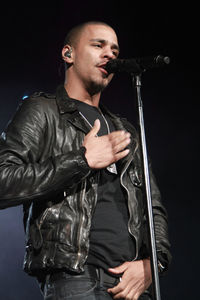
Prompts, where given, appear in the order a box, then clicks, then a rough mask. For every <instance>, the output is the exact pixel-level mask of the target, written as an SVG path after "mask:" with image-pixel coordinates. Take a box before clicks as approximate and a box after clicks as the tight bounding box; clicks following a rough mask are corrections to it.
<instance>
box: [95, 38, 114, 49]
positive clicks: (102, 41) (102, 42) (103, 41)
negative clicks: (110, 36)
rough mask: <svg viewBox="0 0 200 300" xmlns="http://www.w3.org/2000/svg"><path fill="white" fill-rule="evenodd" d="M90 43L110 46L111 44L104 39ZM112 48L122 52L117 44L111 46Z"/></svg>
mask: <svg viewBox="0 0 200 300" xmlns="http://www.w3.org/2000/svg"><path fill="white" fill-rule="evenodd" d="M90 42H99V43H101V44H109V42H108V41H107V40H103V39H91V40H90ZM111 48H112V49H116V50H118V51H120V50H119V46H118V45H117V44H115V43H113V44H112V45H111Z"/></svg>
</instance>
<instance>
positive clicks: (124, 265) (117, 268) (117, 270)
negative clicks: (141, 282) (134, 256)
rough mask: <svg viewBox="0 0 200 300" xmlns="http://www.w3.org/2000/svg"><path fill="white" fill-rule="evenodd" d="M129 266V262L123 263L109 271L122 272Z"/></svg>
mask: <svg viewBox="0 0 200 300" xmlns="http://www.w3.org/2000/svg"><path fill="white" fill-rule="evenodd" d="M127 268H128V264H127V262H125V263H123V264H122V265H120V266H118V267H116V268H109V269H108V271H109V272H111V273H113V274H121V273H124V271H125V270H126V269H127Z"/></svg>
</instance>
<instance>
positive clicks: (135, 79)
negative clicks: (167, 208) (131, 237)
mask: <svg viewBox="0 0 200 300" xmlns="http://www.w3.org/2000/svg"><path fill="white" fill-rule="evenodd" d="M132 83H133V87H134V88H135V89H136V98H137V109H138V121H139V130H140V141H141V147H142V159H143V168H144V169H143V173H144V180H145V190H146V201H147V212H148V213H147V220H148V222H147V223H148V231H149V244H150V250H151V251H150V261H151V273H152V290H153V295H154V298H153V299H154V300H161V295H160V286H159V276H158V261H157V253H156V243H155V233H154V222H153V211H152V200H151V187H150V179H149V168H148V157H147V148H146V139H145V129H144V117H143V103H142V98H141V74H139V75H138V74H132Z"/></svg>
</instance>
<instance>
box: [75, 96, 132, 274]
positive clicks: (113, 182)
mask: <svg viewBox="0 0 200 300" xmlns="http://www.w3.org/2000/svg"><path fill="white" fill-rule="evenodd" d="M76 102H77V105H78V110H79V112H81V114H82V116H83V117H84V119H86V120H87V123H88V122H89V123H90V124H91V125H92V126H93V124H94V121H95V120H96V119H99V120H100V123H101V128H100V131H99V132H98V136H101V135H105V134H108V129H107V125H106V122H105V120H104V118H103V117H102V114H101V111H100V110H99V109H98V108H97V107H94V106H91V105H88V104H86V103H83V102H80V101H76ZM104 117H105V118H106V120H107V124H108V126H109V129H110V132H112V131H114V130H115V129H114V126H113V124H112V122H111V120H110V118H109V117H108V116H107V115H105V116H104ZM89 123H88V124H89ZM98 172H100V182H99V185H98V196H97V205H96V208H95V211H94V215H93V218H92V224H91V230H90V250H89V256H88V259H87V263H88V264H93V265H96V266H100V267H102V268H104V269H105V270H107V269H108V268H110V267H116V266H119V265H120V264H122V263H123V262H125V261H130V260H132V259H133V258H134V257H135V241H134V239H133V237H132V236H131V235H130V233H129V231H128V219H129V212H128V207H127V198H126V194H125V191H124V190H123V187H122V186H121V184H120V176H119V174H114V173H111V172H109V171H108V170H107V169H106V168H105V169H101V170H99V171H98Z"/></svg>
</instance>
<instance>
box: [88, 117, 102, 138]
mask: <svg viewBox="0 0 200 300" xmlns="http://www.w3.org/2000/svg"><path fill="white" fill-rule="evenodd" d="M100 127H101V123H100V121H99V119H96V120H95V122H94V125H93V127H92V129H91V130H90V134H91V135H93V136H96V135H97V133H98V132H99V129H100Z"/></svg>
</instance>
